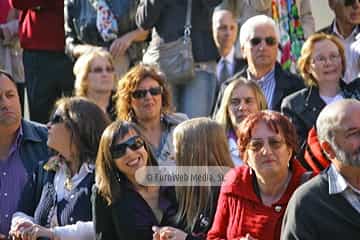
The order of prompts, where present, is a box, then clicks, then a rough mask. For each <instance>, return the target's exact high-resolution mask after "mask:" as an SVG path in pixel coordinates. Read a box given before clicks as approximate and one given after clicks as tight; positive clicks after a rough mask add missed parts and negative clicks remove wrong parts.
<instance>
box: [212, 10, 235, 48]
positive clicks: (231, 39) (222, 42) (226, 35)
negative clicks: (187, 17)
mask: <svg viewBox="0 0 360 240" xmlns="http://www.w3.org/2000/svg"><path fill="white" fill-rule="evenodd" d="M237 31H238V25H237V23H236V21H235V19H234V18H233V16H232V13H231V12H229V11H226V10H220V11H219V12H216V13H215V15H214V18H213V35H214V41H215V44H216V47H217V48H218V49H219V52H220V54H223V53H225V54H228V53H229V52H230V50H231V48H232V47H233V46H234V43H235V41H236V36H237Z"/></svg>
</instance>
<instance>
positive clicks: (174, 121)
mask: <svg viewBox="0 0 360 240" xmlns="http://www.w3.org/2000/svg"><path fill="white" fill-rule="evenodd" d="M164 118H165V121H166V122H167V123H169V124H171V125H178V124H179V123H181V122H183V121H185V120H188V119H189V117H188V116H187V115H186V114H185V113H180V112H176V113H169V114H166V115H165V116H164Z"/></svg>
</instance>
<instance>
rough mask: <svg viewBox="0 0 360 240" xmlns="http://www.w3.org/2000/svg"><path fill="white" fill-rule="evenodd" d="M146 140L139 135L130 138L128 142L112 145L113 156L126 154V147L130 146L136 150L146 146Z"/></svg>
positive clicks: (119, 156)
mask: <svg viewBox="0 0 360 240" xmlns="http://www.w3.org/2000/svg"><path fill="white" fill-rule="evenodd" d="M144 144H145V142H144V140H143V139H142V138H141V137H139V136H135V137H132V138H130V139H128V140H127V141H126V142H123V143H120V144H115V145H112V146H111V147H110V152H111V157H112V158H113V159H116V158H121V157H122V156H124V155H125V153H126V149H127V148H128V147H129V148H130V149H131V150H133V151H135V150H138V149H139V148H141V147H142V146H144Z"/></svg>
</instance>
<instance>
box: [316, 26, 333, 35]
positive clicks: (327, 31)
mask: <svg viewBox="0 0 360 240" xmlns="http://www.w3.org/2000/svg"><path fill="white" fill-rule="evenodd" d="M332 26H333V25H332V24H330V25H328V26H326V27H324V28H322V29H320V30H319V31H317V33H327V34H331V33H332V28H333V27H332Z"/></svg>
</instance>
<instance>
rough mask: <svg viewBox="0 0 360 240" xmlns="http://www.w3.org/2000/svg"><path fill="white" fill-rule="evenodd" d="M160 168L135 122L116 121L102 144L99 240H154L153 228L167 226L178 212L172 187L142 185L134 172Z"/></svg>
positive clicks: (95, 209)
mask: <svg viewBox="0 0 360 240" xmlns="http://www.w3.org/2000/svg"><path fill="white" fill-rule="evenodd" d="M156 166H157V161H156V158H155V156H154V154H153V153H152V151H151V148H150V146H149V145H148V144H147V143H146V142H145V140H144V137H143V136H142V135H141V133H140V131H139V129H138V128H137V127H136V125H135V124H134V123H130V122H125V121H120V120H118V121H116V122H113V123H112V124H111V125H110V126H108V127H107V128H106V129H105V131H104V133H103V135H102V137H101V141H100V145H99V152H98V155H97V159H96V187H95V188H94V191H93V212H94V225H95V232H96V239H98V240H101V239H136V240H148V239H152V234H153V233H152V230H151V228H152V226H162V225H163V224H167V223H168V220H169V219H170V218H169V217H170V216H172V215H173V214H174V212H175V210H176V205H175V194H174V191H173V188H163V187H161V188H160V187H159V186H156V185H151V186H150V185H142V184H141V183H140V182H141V181H140V180H141V179H139V178H137V177H136V176H137V175H135V173H136V172H137V170H139V169H140V168H143V167H153V168H155V167H156Z"/></svg>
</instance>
